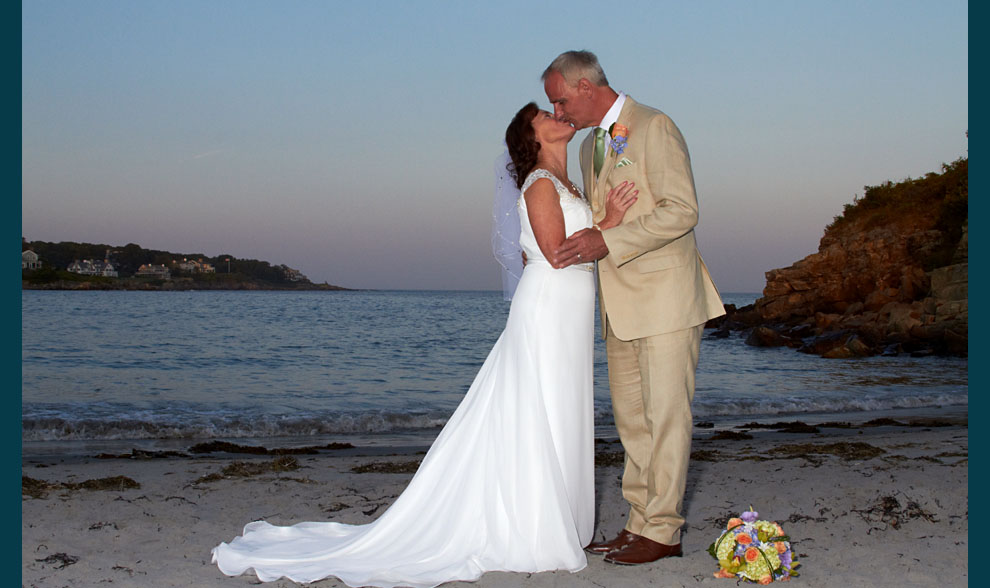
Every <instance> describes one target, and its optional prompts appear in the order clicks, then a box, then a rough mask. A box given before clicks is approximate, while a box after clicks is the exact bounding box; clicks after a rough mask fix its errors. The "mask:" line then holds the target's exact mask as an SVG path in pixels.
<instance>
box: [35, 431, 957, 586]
mask: <svg viewBox="0 0 990 588" xmlns="http://www.w3.org/2000/svg"><path fill="white" fill-rule="evenodd" d="M815 424H816V425H818V426H817V427H815V428H816V429H817V432H814V431H813V430H812V429H811V428H808V429H805V430H804V431H803V432H802V427H800V426H797V427H790V429H788V428H782V427H778V428H776V429H773V428H769V429H755V428H750V429H739V428H737V429H732V430H724V429H723V430H715V429H706V428H702V427H699V428H696V429H695V440H694V444H693V458H692V460H691V466H690V471H689V476H688V488H687V493H686V496H685V503H684V506H685V515H686V518H687V524H686V526H685V528H684V530H683V537H682V544H683V547H684V552H685V553H684V557H681V558H672V559H667V560H661V561H659V562H655V563H652V564H646V565H641V566H616V565H612V564H608V563H605V562H604V561H603V560H602V558H601V556H592V555H589V556H588V566H587V567H586V568H585V569H584V570H582V571H580V572H577V573H574V574H571V573H568V572H548V573H541V574H512V573H502V572H492V573H488V574H485V575H484V576H483V577H482V578H481V579H480V580H479V581H477V582H475V583H466V582H454V583H450V584H447V585H445V586H450V587H466V586H477V587H479V588H481V587H510V586H533V587H558V586H568V587H570V586H575V587H579V588H581V587H625V586H630V587H631V586H692V587H694V586H711V587H724V588H727V587H730V586H733V585H735V584H736V582H735V580H732V579H728V580H726V579H717V578H715V577H713V575H712V574H713V572H715V571H716V569H717V564H716V562H715V560H714V559H712V557H711V556H710V555H709V554H708V553H707V552H706V549H707V548H708V546H709V544H710V543H711V542H712V541H714V540H715V539H716V538H717V537H718V535H719V533H720V532H721V530H722V529H723V528H724V525H725V523H726V521H727V520H728V518H729V517H731V516H738V515H739V513H740V512H742V511H744V510H747V509H748V508H749V507H750V505H752V507H753V508H754V509H755V510H757V511H759V513H760V518H761V519H769V520H775V521H777V522H779V523H780V524H781V525H782V526H783V528H784V530H785V532H787V533H788V534H789V535H790V537H791V541H792V545H793V548H794V552H795V556H796V559H797V560H798V561H800V562H801V564H802V565H801V566H800V567H799V568H798V571H799V572H800V574H801V575H800V577H798V578H794V579H792V580H791V582H792V584H790V585H793V586H850V587H856V586H864V587H866V586H965V585H966V584H967V581H968V564H969V561H968V555H967V552H968V546H969V541H968V529H969V507H968V489H967V484H968V453H969V435H968V429H967V426H966V424H965V423H962V424H960V423H958V422H957V423H953V424H949V423H945V422H928V423H924V422H920V423H918V422H916V423H913V424H907V423H906V422H905V423H901V424H886V425H883V424H879V423H878V424H873V425H870V426H862V425H855V426H848V427H846V426H836V425H840V424H839V423H832V424H831V426H822V424H821V423H815ZM747 437H748V438H747ZM596 453H597V460H598V466H597V467H596V494H597V509H598V519H597V520H598V525H597V528H596V533H595V536H596V538H601V537H603V536H605V537H611V536H613V535H614V534H616V533H617V532H618V531H619V530H620V529H621V528H622V526H623V524H624V521H625V515H626V506H625V503H624V502H623V500H622V498H621V495H620V490H619V477H620V475H621V471H622V468H621V462H622V448H621V446H620V445H619V444H618V442H616V441H603V440H599V442H598V443H597V445H596ZM421 457H422V455H421V454H419V453H417V452H415V451H410V450H397V451H396V452H394V453H388V452H383V451H382V450H380V449H376V450H374V451H364V450H362V449H361V448H352V449H343V450H339V449H338V450H334V449H324V450H321V451H320V452H318V453H316V454H312V455H305V454H303V455H293V456H274V455H248V454H234V453H226V452H213V453H207V454H194V453H188V452H184V451H180V452H174V453H172V454H164V453H160V454H142V453H140V452H137V453H136V454H129V456H128V457H122V456H118V457H108V456H103V457H101V458H97V457H96V456H95V455H94V456H90V457H79V458H52V457H34V458H32V457H25V459H24V460H23V473H22V475H23V476H24V495H23V502H22V511H21V512H22V543H21V549H22V555H21V558H22V570H21V571H22V575H23V576H22V586H31V587H61V586H72V587H83V586H106V585H113V586H139V587H158V586H183V587H228V588H231V587H236V586H253V585H258V584H259V582H258V580H257V578H255V577H254V576H253V575H252V574H250V573H248V574H245V575H243V576H239V577H235V578H231V577H227V576H225V575H223V574H222V573H221V572H220V571H219V570H218V569H217V567H216V566H215V565H213V564H211V563H210V549H212V548H213V547H214V546H216V545H217V544H218V543H219V542H221V541H230V540H231V539H233V538H234V536H236V535H239V534H240V532H241V529H242V528H243V526H244V524H246V523H248V522H250V521H254V520H259V519H264V520H267V521H269V522H271V523H273V524H277V525H289V524H293V523H297V522H301V521H324V520H334V521H340V522H347V523H365V522H369V521H371V520H374V518H375V517H376V516H378V515H380V514H381V513H382V512H383V511H384V509H385V508H387V506H388V505H389V504H391V503H392V501H393V500H394V499H395V498H396V496H398V495H399V493H400V492H402V490H403V488H404V487H405V485H406V483H407V482H408V480H409V478H410V477H411V476H412V472H413V471H414V468H415V464H416V463H417V462H418V460H419V459H420V458H421ZM355 468H358V470H360V471H355ZM391 470H397V471H396V472H395V473H393V472H392V471H391ZM118 476H119V477H120V478H116V477H118ZM106 478H110V480H105V479H106ZM101 479H104V480H103V481H99V480H101ZM131 486H137V487H131ZM265 585H266V586H272V587H288V586H297V584H295V583H294V582H290V581H287V580H280V581H277V582H272V583H269V584H265ZM310 585H311V586H320V587H327V588H329V587H337V586H343V583H341V582H339V581H338V580H336V579H332V578H331V579H327V580H324V581H321V582H317V583H314V584H310Z"/></svg>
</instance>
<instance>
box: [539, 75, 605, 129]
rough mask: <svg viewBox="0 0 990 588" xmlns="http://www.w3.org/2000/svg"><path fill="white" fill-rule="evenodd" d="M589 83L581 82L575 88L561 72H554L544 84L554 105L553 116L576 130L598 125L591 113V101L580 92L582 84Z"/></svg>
mask: <svg viewBox="0 0 990 588" xmlns="http://www.w3.org/2000/svg"><path fill="white" fill-rule="evenodd" d="M582 82H583V83H588V81H587V80H583V79H582V80H579V81H578V83H577V84H576V85H574V86H570V85H568V84H567V81H566V80H565V79H564V76H563V75H562V74H561V73H560V72H556V71H552V72H550V73H549V74H548V75H547V78H546V80H545V81H544V82H543V90H544V91H545V92H546V93H547V99H548V100H550V103H551V104H553V114H554V116H555V117H557V120H560V121H564V122H568V123H570V124H572V125H574V128H576V129H584V128H587V127H590V126H594V125H597V124H598V122H599V121H598V120H594V116H593V113H592V112H591V110H592V109H591V100H590V99H589V97H588V96H585V95H584V93H582V92H581V91H580V87H581V83H582Z"/></svg>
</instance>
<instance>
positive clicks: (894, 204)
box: [823, 157, 969, 271]
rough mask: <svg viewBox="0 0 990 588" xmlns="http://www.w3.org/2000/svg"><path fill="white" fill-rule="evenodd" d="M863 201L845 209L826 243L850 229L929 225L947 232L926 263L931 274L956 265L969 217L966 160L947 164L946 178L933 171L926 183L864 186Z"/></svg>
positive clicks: (922, 180)
mask: <svg viewBox="0 0 990 588" xmlns="http://www.w3.org/2000/svg"><path fill="white" fill-rule="evenodd" d="M863 190H864V193H863V197H862V198H858V197H857V198H855V199H854V200H853V202H852V203H850V204H846V205H845V206H844V207H843V212H842V214H840V215H838V216H836V217H835V218H834V219H833V221H832V223H831V224H829V225H828V226H827V227H826V228H825V236H824V237H823V241H825V240H829V239H830V237H833V236H834V235H835V234H836V233H839V232H841V231H843V230H846V229H847V227H849V226H853V225H854V226H857V227H859V228H861V229H866V230H869V229H872V228H875V227H879V226H884V225H889V224H897V223H901V222H911V223H914V222H916V221H919V220H922V219H923V220H924V222H925V223H926V224H930V228H931V229H934V230H938V231H939V232H941V233H942V239H941V246H939V247H938V248H936V249H935V250H934V251H932V252H931V253H929V254H928V255H927V257H926V259H924V260H922V265H923V267H924V269H925V270H926V271H927V270H931V269H934V268H937V267H942V266H944V265H947V264H949V263H950V262H951V258H952V253H953V251H954V250H955V247H956V245H957V244H958V243H959V239H960V237H962V232H963V226H964V225H965V223H966V221H967V219H968V218H969V158H968V157H962V158H959V159H957V160H956V161H953V162H952V163H948V164H942V173H935V172H929V173H928V174H926V175H925V176H924V177H922V178H917V179H911V178H908V179H906V180H904V181H901V182H898V183H896V184H895V183H893V182H890V181H887V182H884V183H883V184H880V185H879V186H864V187H863Z"/></svg>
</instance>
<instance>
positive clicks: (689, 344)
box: [605, 323, 704, 545]
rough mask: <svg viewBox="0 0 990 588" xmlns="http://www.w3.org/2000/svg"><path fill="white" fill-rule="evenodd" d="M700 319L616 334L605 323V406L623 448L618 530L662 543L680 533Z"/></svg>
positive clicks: (669, 542) (671, 542) (678, 537)
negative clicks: (641, 333) (622, 516)
mask: <svg viewBox="0 0 990 588" xmlns="http://www.w3.org/2000/svg"><path fill="white" fill-rule="evenodd" d="M703 331H704V324H701V325H697V326H694V327H690V328H687V329H683V330H680V331H674V332H672V333H663V334H660V335H654V336H651V337H644V338H642V339H633V340H631V341H622V340H620V339H618V338H616V336H615V334H614V333H613V332H612V327H611V325H608V324H607V323H606V336H605V345H606V350H607V353H608V381H609V388H610V389H611V392H612V413H613V414H614V415H615V426H616V429H618V432H619V439H620V440H621V441H622V447H623V449H625V452H626V460H625V472H624V473H623V476H622V495H623V497H624V498H625V499H626V501H627V502H628V503H629V507H630V510H629V520H628V521H627V522H626V530H627V531H629V532H631V533H635V534H637V535H641V536H643V537H646V538H648V539H652V540H654V541H657V542H659V543H663V544H665V545H676V544H678V543H680V540H681V526H683V525H684V517H683V516H682V515H681V509H682V507H683V503H684V489H685V486H686V483H687V469H688V459H689V457H690V455H691V431H692V427H693V422H692V417H691V401H692V399H693V398H694V377H695V369H696V368H697V366H698V352H699V350H700V348H701V335H702V332H703Z"/></svg>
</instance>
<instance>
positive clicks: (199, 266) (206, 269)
mask: <svg viewBox="0 0 990 588" xmlns="http://www.w3.org/2000/svg"><path fill="white" fill-rule="evenodd" d="M172 263H174V264H175V266H176V267H178V268H179V269H180V270H182V271H184V272H189V273H191V274H215V273H217V270H216V268H215V267H213V266H212V265H210V264H208V263H205V262H203V260H202V259H200V260H198V261H197V260H193V259H183V260H182V261H180V262H178V263H175V262H174V261H173V262H172Z"/></svg>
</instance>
